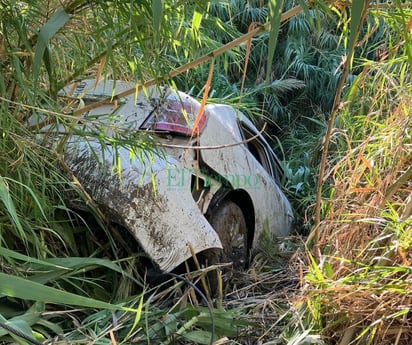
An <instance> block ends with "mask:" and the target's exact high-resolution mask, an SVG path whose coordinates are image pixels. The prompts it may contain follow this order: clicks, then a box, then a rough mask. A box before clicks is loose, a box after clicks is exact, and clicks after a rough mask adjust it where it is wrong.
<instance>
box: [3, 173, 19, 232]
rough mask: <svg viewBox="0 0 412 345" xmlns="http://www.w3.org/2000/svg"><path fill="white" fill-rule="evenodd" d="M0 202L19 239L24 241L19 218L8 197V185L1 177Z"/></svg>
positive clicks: (11, 200)
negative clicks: (17, 232) (18, 234)
mask: <svg viewBox="0 0 412 345" xmlns="http://www.w3.org/2000/svg"><path fill="white" fill-rule="evenodd" d="M0 200H1V201H3V204H4V206H5V207H6V210H7V212H8V213H9V216H10V218H11V220H12V221H13V223H14V225H15V226H16V228H17V230H18V231H19V233H20V235H21V238H22V239H24V238H25V236H24V230H23V226H22V225H21V222H20V219H19V216H18V215H17V211H16V206H15V205H14V202H13V199H12V198H11V196H10V192H9V188H8V185H7V183H6V181H5V179H4V177H3V176H0Z"/></svg>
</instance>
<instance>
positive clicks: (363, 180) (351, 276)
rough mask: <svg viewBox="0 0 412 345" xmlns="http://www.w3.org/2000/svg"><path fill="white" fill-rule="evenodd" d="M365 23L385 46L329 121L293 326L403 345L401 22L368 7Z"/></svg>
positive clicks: (411, 224) (406, 217) (407, 75)
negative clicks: (312, 239)
mask: <svg viewBox="0 0 412 345" xmlns="http://www.w3.org/2000/svg"><path fill="white" fill-rule="evenodd" d="M369 16H370V17H369V18H368V19H367V23H366V25H369V28H370V27H372V25H371V23H379V25H385V26H386V28H387V30H386V31H385V32H386V36H385V37H384V40H382V41H381V42H380V43H381V44H380V45H375V47H376V48H375V49H379V50H380V51H379V52H378V54H377V55H375V60H370V59H368V58H367V57H366V56H362V55H361V56H360V57H359V59H358V60H357V61H356V60H355V66H357V69H358V71H359V73H358V75H357V77H356V79H355V80H354V82H353V84H352V85H351V86H350V88H349V89H348V91H347V92H346V94H345V97H344V99H343V103H342V106H341V108H340V110H339V112H338V115H337V118H336V122H335V128H336V130H335V131H334V132H335V134H334V140H333V141H334V143H335V145H334V150H333V152H332V151H330V155H329V159H328V162H329V164H327V174H326V176H325V181H328V183H330V184H331V186H332V188H331V190H330V196H329V199H327V200H324V203H325V204H326V205H327V207H325V210H326V209H327V212H326V213H325V214H326V215H325V217H324V218H323V220H322V222H321V223H320V228H319V231H320V236H319V240H318V242H317V243H316V244H315V247H314V250H313V251H312V252H309V254H308V255H309V256H310V258H311V261H310V264H309V266H308V273H307V275H306V282H307V284H308V285H307V288H306V290H305V291H306V292H305V296H306V304H305V305H306V306H307V308H308V309H306V312H305V313H304V314H303V315H304V317H303V318H305V319H310V320H311V324H312V327H313V328H314V329H315V330H316V331H317V332H319V334H322V335H323V336H324V339H325V341H326V342H327V343H333V344H409V342H410V339H411V337H412V333H411V327H410V325H411V320H410V311H411V298H412V289H411V284H410V281H411V278H412V275H411V274H412V272H411V270H410V265H411V262H412V261H411V259H412V258H411V256H410V250H411V245H412V242H411V241H412V236H411V233H412V218H411V215H412V212H411V195H412V184H411V177H412V174H411V162H412V160H411V159H412V146H411V142H412V140H411V139H412V138H411V130H412V123H411V118H410V110H411V107H410V104H411V101H412V98H411V95H412V79H411V63H410V49H411V45H410V42H409V39H408V38H407V37H409V36H410V33H411V26H410V16H411V12H410V9H409V8H405V7H404V5H403V4H402V3H401V2H396V4H394V5H393V6H392V7H390V8H389V9H388V8H385V9H379V8H374V7H373V6H372V5H371V7H370V9H369ZM366 31H367V30H366ZM363 35H364V36H363V38H362V37H361V38H360V39H361V40H362V39H363V40H364V42H365V41H367V40H368V39H371V38H372V37H373V33H371V32H364V33H363ZM369 56H371V55H369Z"/></svg>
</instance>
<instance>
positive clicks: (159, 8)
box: [152, 0, 163, 37]
mask: <svg viewBox="0 0 412 345" xmlns="http://www.w3.org/2000/svg"><path fill="white" fill-rule="evenodd" d="M152 14H153V29H154V32H155V36H156V37H158V35H160V24H161V22H162V17H163V3H162V0H152Z"/></svg>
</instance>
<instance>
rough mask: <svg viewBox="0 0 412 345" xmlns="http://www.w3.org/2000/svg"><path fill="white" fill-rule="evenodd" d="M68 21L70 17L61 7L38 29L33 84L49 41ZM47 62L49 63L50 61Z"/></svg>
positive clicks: (37, 76)
mask: <svg viewBox="0 0 412 345" xmlns="http://www.w3.org/2000/svg"><path fill="white" fill-rule="evenodd" d="M69 19H70V16H69V15H68V14H67V13H66V11H65V10H64V8H62V7H61V8H59V9H58V10H57V11H56V13H55V14H54V15H53V16H52V17H51V18H50V19H49V20H48V21H47V22H46V24H44V25H43V27H42V28H41V29H40V31H39V34H38V40H37V44H36V50H35V54H34V61H33V77H34V83H35V84H36V83H37V80H38V78H39V73H40V66H41V60H42V59H43V56H44V53H45V51H46V48H47V45H48V43H49V41H50V39H51V38H52V37H53V36H54V35H55V34H56V32H57V31H59V30H60V29H61V28H62V27H63V26H64V25H65V24H66V23H67V22H68V20H69ZM48 61H50V59H49V60H48ZM50 63H51V62H50ZM47 68H48V69H49V68H51V66H48V67H47Z"/></svg>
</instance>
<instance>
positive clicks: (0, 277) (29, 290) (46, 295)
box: [0, 272, 123, 310]
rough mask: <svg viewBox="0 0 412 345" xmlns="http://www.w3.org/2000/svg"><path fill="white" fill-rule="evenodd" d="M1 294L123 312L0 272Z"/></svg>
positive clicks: (86, 298)
mask: <svg viewBox="0 0 412 345" xmlns="http://www.w3.org/2000/svg"><path fill="white" fill-rule="evenodd" d="M0 293H1V294H3V295H4V296H9V297H15V298H20V299H23V300H31V301H38V302H44V303H56V304H66V305H75V306H81V307H88V308H98V309H110V310H121V309H123V308H122V307H120V306H116V305H114V304H110V303H107V302H103V301H99V300H96V299H93V298H88V297H83V296H79V295H76V294H74V293H70V292H66V291H62V290H58V289H55V288H53V287H49V286H45V285H42V284H39V283H36V282H32V281H30V280H27V279H23V278H20V277H16V276H13V275H9V274H5V273H1V272H0Z"/></svg>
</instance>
